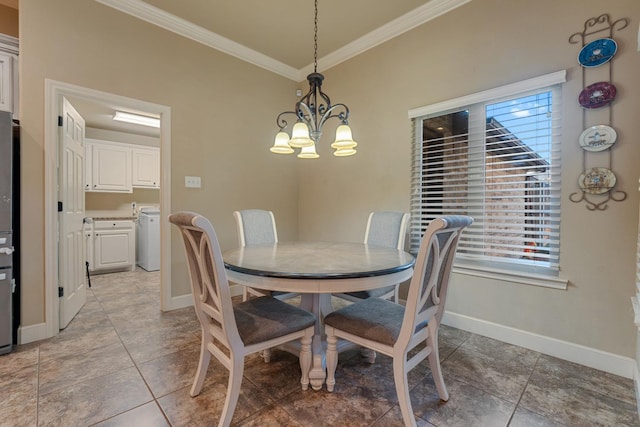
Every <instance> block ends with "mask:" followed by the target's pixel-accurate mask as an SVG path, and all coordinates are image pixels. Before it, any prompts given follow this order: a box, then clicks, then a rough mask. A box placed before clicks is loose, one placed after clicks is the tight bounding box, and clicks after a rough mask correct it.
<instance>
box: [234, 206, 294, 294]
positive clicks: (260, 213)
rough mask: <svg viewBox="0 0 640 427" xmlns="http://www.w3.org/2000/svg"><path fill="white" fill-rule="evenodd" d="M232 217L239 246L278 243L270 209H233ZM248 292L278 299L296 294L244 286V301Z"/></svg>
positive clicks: (274, 222) (273, 218) (276, 230)
mask: <svg viewBox="0 0 640 427" xmlns="http://www.w3.org/2000/svg"><path fill="white" fill-rule="evenodd" d="M233 218H234V219H235V220H236V228H237V231H238V245H239V246H240V247H244V246H247V245H265V244H274V243H278V229H277V228H276V219H275V217H274V215H273V212H272V211H266V210H263V209H245V210H241V211H234V212H233ZM250 294H251V295H254V296H264V295H271V296H272V297H274V298H278V299H279V300H286V299H290V298H294V297H296V296H297V295H298V294H296V293H290V292H269V291H263V290H261V289H255V288H251V287H249V286H244V287H243V289H242V300H243V301H246V300H247V299H248V298H249V295H250Z"/></svg>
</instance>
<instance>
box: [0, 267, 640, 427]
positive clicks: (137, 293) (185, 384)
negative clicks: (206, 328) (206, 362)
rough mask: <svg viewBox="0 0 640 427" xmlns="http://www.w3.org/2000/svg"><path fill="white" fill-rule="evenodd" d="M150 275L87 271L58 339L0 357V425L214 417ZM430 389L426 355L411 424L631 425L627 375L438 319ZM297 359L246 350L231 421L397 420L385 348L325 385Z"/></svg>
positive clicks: (208, 421)
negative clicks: (312, 385) (308, 382)
mask: <svg viewBox="0 0 640 427" xmlns="http://www.w3.org/2000/svg"><path fill="white" fill-rule="evenodd" d="M158 282H159V274H158V273H147V272H144V271H143V270H138V271H137V272H125V273H114V274H108V275H100V276H94V277H93V279H92V284H93V287H92V288H91V290H90V291H89V295H88V300H87V304H86V305H85V306H84V308H83V309H82V310H81V311H80V313H79V314H78V315H77V317H76V318H75V319H74V320H73V321H72V322H71V324H70V325H69V326H68V327H67V328H66V329H65V330H64V331H62V332H61V333H60V334H59V335H58V336H56V337H54V338H52V339H48V340H44V341H41V342H38V343H31V344H27V345H24V346H19V347H18V348H16V350H15V351H14V352H12V353H10V354H8V355H4V356H0V426H65V427H66V426H90V425H97V426H216V425H217V422H218V415H219V412H220V409H221V405H222V402H223V401H224V396H225V391H226V382H227V378H228V376H227V373H226V370H225V369H224V368H222V367H221V366H220V365H218V364H217V362H214V361H215V359H213V360H214V361H212V365H211V366H210V368H209V373H208V378H207V380H206V382H205V386H204V388H203V391H202V393H201V394H200V396H198V397H196V398H191V397H189V388H190V385H191V381H192V377H193V375H194V372H195V366H196V363H197V358H198V349H199V333H200V332H199V325H198V323H197V320H196V317H195V314H194V312H193V309H192V308H185V309H180V310H175V311H173V312H170V313H160V311H159V289H158ZM440 346H441V357H442V359H443V363H442V367H443V370H444V377H445V381H446V383H447V386H448V389H449V392H450V394H451V398H450V400H449V401H448V402H446V403H444V402H441V401H440V400H439V399H438V397H437V392H436V390H435V387H434V384H433V380H432V378H431V375H430V371H429V368H428V367H427V366H426V365H427V364H426V362H425V363H423V364H422V365H421V366H419V367H417V368H416V369H414V370H413V371H412V372H411V374H410V383H411V400H412V402H413V408H414V412H415V414H416V416H417V422H418V425H419V426H474V427H475V426H507V425H508V426H519V427H520V426H640V423H639V421H638V413H637V411H636V400H635V395H634V386H633V382H632V380H628V379H624V378H620V377H616V376H614V375H610V374H607V373H603V372H600V371H596V370H593V369H589V368H585V367H582V366H579V365H575V364H573V363H569V362H565V361H562V360H559V359H555V358H553V357H549V356H545V355H543V354H540V353H537V352H534V351H531V350H527V349H524V348H520V347H516V346H512V345H509V344H505V343H502V342H499V341H495V340H492V339H489V338H485V337H482V336H478V335H474V334H471V333H468V332H465V331H462V330H457V329H454V328H450V327H446V326H443V327H442V328H441V330H440ZM299 375H300V372H299V365H298V363H297V361H296V358H295V357H293V356H291V355H290V354H288V353H285V352H280V351H274V354H273V357H272V362H271V363H270V364H265V363H264V362H262V360H261V359H260V358H259V357H258V356H257V355H254V356H251V357H249V358H247V360H246V369H245V373H244V380H243V383H242V393H241V396H240V400H239V403H238V407H237V409H236V411H235V415H234V419H233V422H234V425H239V426H261V427H262V426H379V427H383V426H384V427H387V426H401V425H402V418H401V415H400V411H399V409H398V406H397V403H396V394H395V388H394V386H393V376H392V372H391V363H390V359H389V358H386V357H384V356H378V359H377V361H376V363H375V364H374V365H369V364H368V363H366V361H365V360H364V359H362V358H361V356H360V354H359V353H358V352H355V351H354V352H350V353H346V354H343V355H341V358H340V365H339V366H338V371H337V375H336V376H337V384H336V391H335V392H334V393H328V392H327V391H326V390H322V391H318V392H315V391H312V390H308V391H305V392H302V391H301V390H300V385H299V383H298V381H299Z"/></svg>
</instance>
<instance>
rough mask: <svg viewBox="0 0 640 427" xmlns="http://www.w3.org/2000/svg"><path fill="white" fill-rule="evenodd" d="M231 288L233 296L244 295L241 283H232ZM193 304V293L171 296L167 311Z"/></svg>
mask: <svg viewBox="0 0 640 427" xmlns="http://www.w3.org/2000/svg"><path fill="white" fill-rule="evenodd" d="M229 290H230V291H231V296H232V297H235V296H238V295H242V286H241V285H231V286H229ZM192 305H193V297H192V296H191V294H186V295H180V296H177V297H171V298H170V299H169V304H168V305H167V309H166V311H171V310H177V309H179V308H184V307H191V306H192Z"/></svg>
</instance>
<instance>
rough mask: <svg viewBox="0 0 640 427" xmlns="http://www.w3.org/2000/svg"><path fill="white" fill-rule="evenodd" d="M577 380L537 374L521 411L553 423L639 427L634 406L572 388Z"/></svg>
mask: <svg viewBox="0 0 640 427" xmlns="http://www.w3.org/2000/svg"><path fill="white" fill-rule="evenodd" d="M576 380H577V379H576V377H573V376H570V377H567V376H566V375H564V374H562V375H560V376H554V375H548V374H547V373H544V372H534V374H533V375H532V376H531V380H530V381H529V384H528V385H527V387H526V389H525V392H524V394H523V396H522V399H521V401H520V407H522V408H524V409H528V410H530V411H533V412H535V413H537V414H540V415H542V416H544V417H546V418H548V419H550V420H552V421H554V422H557V423H561V424H566V425H569V426H574V425H589V426H639V425H640V422H639V420H638V411H637V406H636V405H635V404H632V403H629V402H626V401H622V400H618V399H615V398H614V397H612V396H610V395H606V394H602V393H601V391H594V390H590V389H588V388H582V387H578V386H576V385H574V384H572V383H573V382H574V381H576Z"/></svg>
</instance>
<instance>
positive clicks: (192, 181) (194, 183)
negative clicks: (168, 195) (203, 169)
mask: <svg viewBox="0 0 640 427" xmlns="http://www.w3.org/2000/svg"><path fill="white" fill-rule="evenodd" d="M184 186H185V187H187V188H200V187H201V182H200V177H199V176H185V177H184Z"/></svg>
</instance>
